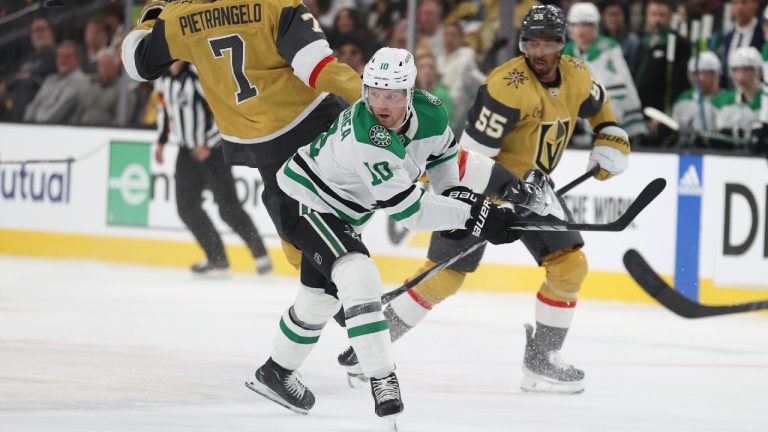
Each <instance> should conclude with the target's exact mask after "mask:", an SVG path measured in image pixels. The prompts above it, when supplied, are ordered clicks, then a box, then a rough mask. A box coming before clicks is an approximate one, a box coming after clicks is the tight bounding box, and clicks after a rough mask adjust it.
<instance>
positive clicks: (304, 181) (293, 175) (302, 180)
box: [283, 160, 373, 226]
mask: <svg viewBox="0 0 768 432" xmlns="http://www.w3.org/2000/svg"><path fill="white" fill-rule="evenodd" d="M291 162H292V160H288V162H287V163H286V164H285V165H284V168H283V172H284V173H285V175H286V176H288V178H290V179H291V180H293V181H295V182H296V183H298V184H300V185H302V186H303V187H305V188H306V189H308V190H309V191H310V192H312V193H313V194H315V195H316V196H317V197H318V198H319V199H320V200H321V201H322V202H324V203H325V204H326V205H327V206H328V207H329V208H331V209H333V211H334V212H335V213H336V216H338V217H339V219H341V220H343V221H344V222H346V223H348V224H351V225H355V226H360V225H363V224H365V223H366V222H368V219H370V218H371V216H373V212H369V213H365V214H363V216H362V217H360V218H358V219H355V218H354V217H352V216H349V215H348V214H346V213H344V212H343V211H341V210H339V209H338V208H337V207H336V206H334V205H333V204H331V203H329V202H328V200H326V199H325V198H323V197H322V195H320V194H319V193H318V192H317V189H316V188H315V185H314V184H313V183H312V181H310V180H309V179H308V178H306V177H304V176H302V175H301V174H299V173H297V172H296V171H294V170H292V169H291V167H290V166H289V165H290V163H291Z"/></svg>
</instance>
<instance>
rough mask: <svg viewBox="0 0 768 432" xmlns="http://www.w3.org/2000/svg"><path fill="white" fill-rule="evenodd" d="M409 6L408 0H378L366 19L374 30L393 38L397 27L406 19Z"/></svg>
mask: <svg viewBox="0 0 768 432" xmlns="http://www.w3.org/2000/svg"><path fill="white" fill-rule="evenodd" d="M407 8H408V0H376V1H375V2H374V3H373V5H372V6H371V9H370V11H369V12H368V16H367V17H366V20H365V21H366V22H367V23H369V25H370V26H371V27H372V29H373V30H374V31H377V32H383V33H384V34H385V37H386V38H391V37H392V36H393V32H394V30H395V27H397V25H398V24H399V23H401V22H402V21H404V19H403V18H404V17H405V14H406V10H407ZM401 48H405V46H403V47H401Z"/></svg>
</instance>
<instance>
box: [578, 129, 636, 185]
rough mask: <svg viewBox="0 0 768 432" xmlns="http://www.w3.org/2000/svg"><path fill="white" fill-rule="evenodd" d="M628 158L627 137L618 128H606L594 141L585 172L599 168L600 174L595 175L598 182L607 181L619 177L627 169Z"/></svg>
mask: <svg viewBox="0 0 768 432" xmlns="http://www.w3.org/2000/svg"><path fill="white" fill-rule="evenodd" d="M628 157H629V137H628V136H627V133H626V132H625V131H624V130H623V129H621V128H620V127H618V126H606V127H604V128H602V129H601V130H600V132H599V133H598V134H597V138H596V139H595V147H594V148H593V149H592V153H591V154H590V155H589V164H588V165H587V170H591V169H592V167H594V166H600V172H599V173H597V175H595V178H596V179H598V180H607V179H609V178H611V177H613V176H615V175H619V174H621V173H623V172H624V170H625V169H627V159H628Z"/></svg>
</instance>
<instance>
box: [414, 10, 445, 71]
mask: <svg viewBox="0 0 768 432" xmlns="http://www.w3.org/2000/svg"><path fill="white" fill-rule="evenodd" d="M442 22H443V4H442V3H440V1H439V0H422V1H421V2H420V3H419V6H418V8H417V9H416V30H417V31H418V32H419V34H420V35H421V36H423V37H425V38H426V39H427V40H428V41H429V45H430V46H431V47H432V54H434V55H435V57H440V55H442V54H443V52H444V51H445V45H444V42H443V27H442Z"/></svg>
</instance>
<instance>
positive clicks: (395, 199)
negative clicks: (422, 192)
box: [376, 184, 416, 209]
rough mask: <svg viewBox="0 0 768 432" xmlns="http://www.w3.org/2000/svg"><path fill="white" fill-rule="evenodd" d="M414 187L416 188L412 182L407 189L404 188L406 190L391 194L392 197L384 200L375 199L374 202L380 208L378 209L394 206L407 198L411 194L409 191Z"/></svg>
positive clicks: (411, 191)
mask: <svg viewBox="0 0 768 432" xmlns="http://www.w3.org/2000/svg"><path fill="white" fill-rule="evenodd" d="M414 189H416V185H415V184H412V185H411V187H409V188H408V189H406V190H404V191H402V192H400V193H398V194H396V195H395V196H393V197H392V198H390V199H388V200H384V201H378V200H377V201H376V204H378V205H379V207H378V208H380V209H385V208H389V207H394V206H396V205H398V204H400V203H401V202H403V201H404V200H405V199H406V198H408V197H409V196H410V195H411V193H413V190H414Z"/></svg>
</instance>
